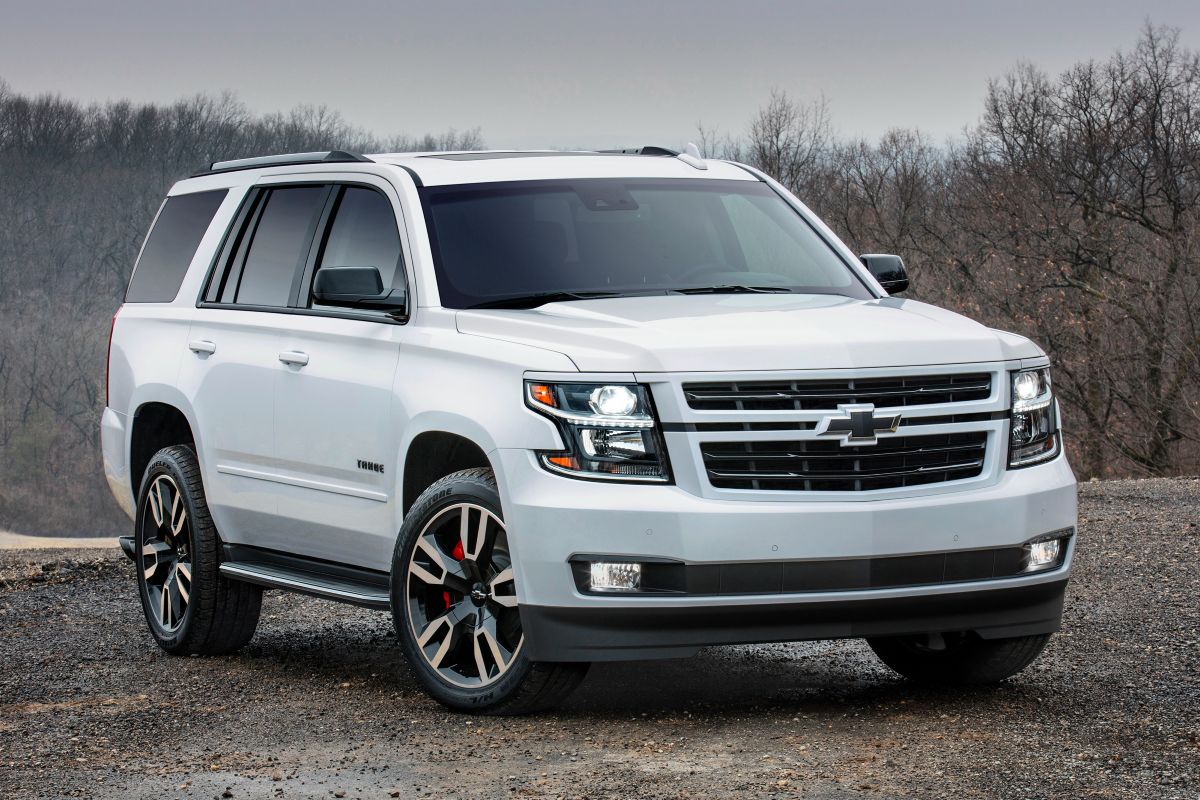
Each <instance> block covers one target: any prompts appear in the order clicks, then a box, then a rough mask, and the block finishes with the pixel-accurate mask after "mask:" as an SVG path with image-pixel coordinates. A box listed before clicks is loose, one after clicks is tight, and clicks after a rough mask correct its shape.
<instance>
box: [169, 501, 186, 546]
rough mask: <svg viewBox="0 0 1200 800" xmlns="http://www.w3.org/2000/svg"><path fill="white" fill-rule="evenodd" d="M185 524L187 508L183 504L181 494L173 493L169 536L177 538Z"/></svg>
mask: <svg viewBox="0 0 1200 800" xmlns="http://www.w3.org/2000/svg"><path fill="white" fill-rule="evenodd" d="M185 524H187V508H186V507H185V506H184V504H183V493H182V492H175V497H174V498H173V499H172V500H171V535H172V536H178V535H179V532H180V531H181V530H183V526H184V525H185Z"/></svg>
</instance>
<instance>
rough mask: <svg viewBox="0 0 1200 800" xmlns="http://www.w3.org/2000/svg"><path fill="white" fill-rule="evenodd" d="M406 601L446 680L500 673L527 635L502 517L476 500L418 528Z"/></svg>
mask: <svg viewBox="0 0 1200 800" xmlns="http://www.w3.org/2000/svg"><path fill="white" fill-rule="evenodd" d="M405 601H406V602H407V603H408V612H409V613H408V618H409V622H410V625H411V628H412V634H413V636H414V637H415V639H416V644H417V649H418V650H419V651H420V653H421V655H422V657H423V658H424V659H425V662H426V663H427V664H428V665H429V666H430V667H431V668H432V669H433V670H434V671H435V672H436V673H437V674H438V675H439V676H441V677H442V678H443V679H444V680H446V681H447V682H449V683H451V684H454V685H455V686H461V687H466V688H481V687H484V686H489V685H491V684H493V683H495V682H496V681H498V680H500V678H501V677H503V676H504V675H505V674H506V673H507V672H508V670H509V669H510V668H511V667H512V665H513V663H514V662H515V661H516V658H517V655H518V653H519V652H520V650H521V645H522V643H523V642H524V635H523V634H522V631H521V620H520V616H519V613H518V611H517V591H516V581H515V579H514V577H513V569H512V557H511V555H510V553H509V549H508V537H507V533H506V530H505V527H504V522H503V521H502V520H501V519H500V518H499V517H498V516H496V514H494V513H492V512H491V511H489V510H488V509H486V508H484V507H483V506H481V505H478V504H475V503H457V504H454V505H450V506H447V507H445V508H443V509H441V510H440V511H438V513H437V514H435V515H434V517H433V518H432V519H431V520H430V521H429V522H428V523H427V524H426V525H425V527H424V528H423V529H422V530H421V533H420V534H419V535H418V536H417V541H416V544H415V545H414V546H413V550H412V555H411V556H410V557H409V562H408V575H407V577H406V580H405Z"/></svg>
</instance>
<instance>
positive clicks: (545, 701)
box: [392, 469, 589, 715]
mask: <svg viewBox="0 0 1200 800" xmlns="http://www.w3.org/2000/svg"><path fill="white" fill-rule="evenodd" d="M464 519H465V520H466V522H465V524H464ZM463 531H465V532H466V533H465V536H464V535H463ZM392 619H393V621H394V623H395V626H396V635H397V638H399V640H400V646H401V648H402V650H403V652H404V656H405V658H406V659H407V660H408V664H409V667H410V668H411V669H412V671H413V673H414V674H415V675H416V676H417V679H418V680H419V681H420V682H421V684H422V686H424V687H425V689H426V690H427V691H428V692H429V694H430V695H431V696H432V697H433V698H434V699H435V700H437V701H438V702H440V703H442V704H443V705H445V706H447V707H449V708H451V709H454V710H455V711H467V712H471V713H475V714H493V715H516V714H529V713H533V712H536V711H541V710H544V709H547V708H550V707H552V706H554V705H556V704H557V703H558V702H559V701H561V700H562V699H563V698H564V697H566V696H567V695H568V694H570V693H571V692H572V691H573V690H574V689H575V687H576V686H578V685H579V683H580V681H582V680H583V676H584V675H585V674H586V673H587V669H588V666H589V665H588V664H585V663H568V664H550V663H535V662H532V661H530V660H529V659H527V658H526V657H525V654H524V653H523V652H522V644H523V643H524V634H523V633H522V631H521V621H520V614H519V611H518V609H517V597H516V581H515V579H514V578H513V574H512V561H511V557H510V555H509V550H508V539H507V533H506V531H505V529H504V521H503V514H502V512H501V509H500V495H499V493H498V492H497V491H496V479H495V476H494V475H493V474H492V471H491V470H490V469H468V470H462V471H461V472H455V473H453V474H451V475H447V476H446V477H444V478H442V479H441V480H439V481H437V482H436V483H434V484H433V485H432V486H430V487H429V488H427V489H426V490H425V491H424V492H422V494H421V496H420V497H418V498H417V501H416V502H415V503H414V504H413V507H412V509H411V510H410V511H409V512H408V514H406V515H405V517H404V525H403V527H402V528H401V529H400V536H399V539H398V540H397V542H396V551H395V555H394V556H393V559H392Z"/></svg>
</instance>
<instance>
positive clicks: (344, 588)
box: [221, 561, 391, 610]
mask: <svg viewBox="0 0 1200 800" xmlns="http://www.w3.org/2000/svg"><path fill="white" fill-rule="evenodd" d="M221 574H222V575H224V576H225V577H227V578H232V579H233V580H236V581H244V582H246V583H253V584H255V585H257V586H263V587H266V588H268V589H284V590H286V591H289V592H299V593H300V594H309V595H313V596H314V597H321V598H324V599H326V600H336V601H338V602H340V603H349V604H351V605H355V606H363V607H364V608H376V609H384V610H386V609H390V608H391V597H390V596H389V593H388V587H387V586H386V585H385V584H383V583H381V582H380V581H379V580H378V579H375V580H363V579H358V578H353V577H349V576H345V575H331V574H327V573H316V572H309V571H307V570H298V569H292V568H287V567H282V566H278V565H276V564H264V563H261V562H254V561H226V562H224V563H223V564H221ZM371 577H372V578H374V577H375V576H374V575H373V574H372V576H371ZM385 577H386V576H385Z"/></svg>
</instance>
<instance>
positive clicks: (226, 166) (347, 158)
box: [191, 150, 371, 178]
mask: <svg viewBox="0 0 1200 800" xmlns="http://www.w3.org/2000/svg"><path fill="white" fill-rule="evenodd" d="M352 163H358V164H361V163H371V159H369V158H367V157H366V156H361V155H359V154H358V153H348V152H346V151H345V150H321V151H318V152H315V153H284V154H282V155H277V156H258V157H256V158H238V159H234V160H232V161H214V162H213V163H211V164H209V166H208V169H203V170H200V171H199V172H196V173H193V174H192V176H191V177H193V178H199V177H200V176H202V175H217V174H220V173H222V172H237V171H238V170H243V169H261V168H264V167H292V166H299V165H301V164H352Z"/></svg>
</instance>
